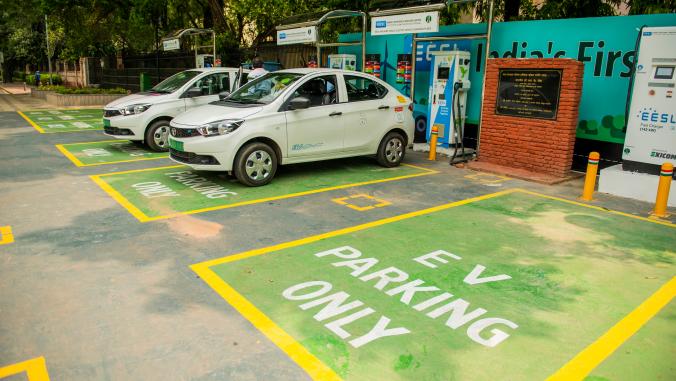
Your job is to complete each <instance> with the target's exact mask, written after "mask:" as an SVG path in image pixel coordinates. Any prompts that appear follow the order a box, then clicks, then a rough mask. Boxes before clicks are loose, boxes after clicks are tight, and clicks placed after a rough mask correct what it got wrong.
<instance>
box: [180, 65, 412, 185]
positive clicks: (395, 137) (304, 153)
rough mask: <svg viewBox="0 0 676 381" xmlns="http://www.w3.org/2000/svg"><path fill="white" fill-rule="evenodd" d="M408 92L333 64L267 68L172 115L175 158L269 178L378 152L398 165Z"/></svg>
mask: <svg viewBox="0 0 676 381" xmlns="http://www.w3.org/2000/svg"><path fill="white" fill-rule="evenodd" d="M411 105H412V104H411V100H410V99H409V98H408V97H405V96H404V95H402V94H401V93H399V92H398V91H397V90H396V89H395V88H393V87H392V86H390V85H388V84H387V83H385V82H383V81H381V80H380V79H378V78H375V77H373V76H371V75H368V74H363V73H359V72H354V71H344V70H336V69H292V70H282V71H276V72H274V73H268V74H266V75H265V76H263V77H260V78H257V79H255V80H253V81H251V82H249V83H247V84H246V85H244V86H242V87H241V88H240V89H238V90H237V91H235V92H234V93H233V94H231V95H230V96H229V97H227V98H225V99H223V100H220V101H217V102H213V103H210V104H209V105H206V106H202V107H197V108H194V109H192V110H190V111H187V112H185V113H183V114H181V115H179V116H178V117H176V118H175V119H174V120H172V121H171V129H170V133H171V137H170V138H169V145H170V157H171V159H172V160H174V161H176V162H179V163H183V164H187V165H189V166H191V167H192V168H194V169H197V170H205V171H228V172H234V175H235V176H236V177H237V179H238V180H239V181H240V182H241V183H243V184H246V185H249V186H259V185H264V184H267V183H268V182H270V181H271V180H272V178H273V177H274V175H275V172H276V170H277V166H278V165H284V164H293V163H302V162H309V161H317V160H328V159H336V158H343V157H350V156H362V155H375V156H376V158H377V161H378V163H380V164H381V165H383V166H386V167H393V166H397V165H399V163H400V162H401V160H402V159H403V158H404V154H405V152H406V147H407V146H408V144H409V143H412V142H413V130H414V122H413V114H412V107H411Z"/></svg>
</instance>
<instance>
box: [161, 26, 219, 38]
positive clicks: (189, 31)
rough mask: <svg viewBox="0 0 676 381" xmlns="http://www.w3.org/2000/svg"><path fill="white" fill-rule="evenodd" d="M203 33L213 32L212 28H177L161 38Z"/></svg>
mask: <svg viewBox="0 0 676 381" xmlns="http://www.w3.org/2000/svg"><path fill="white" fill-rule="evenodd" d="M204 33H214V31H213V30H212V29H199V28H188V29H179V30H177V31H174V32H171V33H169V34H168V35H166V36H164V37H162V40H171V39H174V38H181V37H183V36H193V35H196V34H204Z"/></svg>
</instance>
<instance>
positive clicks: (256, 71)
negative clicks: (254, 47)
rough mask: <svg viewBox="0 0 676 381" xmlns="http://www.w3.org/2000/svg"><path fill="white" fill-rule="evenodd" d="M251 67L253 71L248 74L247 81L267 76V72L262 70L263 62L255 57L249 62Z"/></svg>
mask: <svg viewBox="0 0 676 381" xmlns="http://www.w3.org/2000/svg"><path fill="white" fill-rule="evenodd" d="M251 66H252V67H253V70H251V72H250V73H249V76H248V77H247V78H248V81H251V80H254V79H256V78H258V77H262V76H264V75H265V74H268V71H267V70H265V69H264V68H263V60H262V59H261V58H260V57H258V56H256V57H254V58H253V60H251Z"/></svg>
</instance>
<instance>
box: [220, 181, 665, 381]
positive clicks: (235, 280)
mask: <svg viewBox="0 0 676 381" xmlns="http://www.w3.org/2000/svg"><path fill="white" fill-rule="evenodd" d="M420 237H429V238H428V239H420ZM675 238H676V230H674V229H673V228H670V227H666V226H662V225H658V224H653V223H650V222H645V221H641V220H637V219H632V218H629V217H625V216H619V215H615V214H610V213H604V212H600V211H597V210H594V209H589V208H585V207H581V206H576V205H571V204H567V203H563V202H560V201H555V200H551V199H545V198H541V197H537V196H533V195H526V194H521V193H514V194H509V195H506V196H501V197H496V198H492V199H487V200H483V201H477V202H473V203H470V204H466V205H463V206H457V207H454V208H450V209H446V210H442V211H438V212H433V213H430V214H425V215H421V216H418V217H413V218H409V219H405V220H401V221H397V222H391V223H388V224H385V225H382V226H378V227H372V228H369V229H365V230H360V231H357V232H354V233H349V234H344V235H338V236H335V237H331V238H326V239H323V240H320V241H317V242H313V243H309V244H305V245H301V246H297V247H292V248H288V249H284V250H279V251H276V252H271V253H267V254H264V255H260V256H252V257H248V258H244V259H241V260H237V261H233V262H228V263H223V264H219V265H215V266H213V267H211V269H212V270H213V271H214V272H215V273H216V274H217V275H218V276H219V277H221V278H222V279H223V280H224V281H225V282H226V283H228V284H229V285H230V286H231V287H232V288H233V289H234V290H235V291H237V292H238V293H239V294H241V295H242V296H243V297H245V298H246V299H248V300H249V301H250V302H251V303H252V304H253V305H254V306H255V307H256V308H258V309H259V310H260V311H262V312H263V313H264V314H265V315H267V316H268V317H269V318H271V319H272V321H274V322H275V323H276V324H277V325H278V326H279V327H281V328H282V329H283V330H284V331H286V332H287V333H289V334H290V335H291V336H292V337H293V338H294V339H295V340H297V341H298V342H300V343H301V344H302V345H303V346H304V347H305V348H307V349H308V350H309V351H310V352H311V353H312V354H313V355H314V356H316V357H317V358H318V359H319V360H321V361H322V362H323V363H324V364H326V365H328V366H329V367H331V368H332V369H333V370H334V371H335V372H336V373H337V374H338V375H339V376H341V377H343V378H345V379H347V380H374V379H381V380H397V379H401V380H408V379H416V380H451V379H453V380H456V379H457V380H495V379H523V380H542V379H545V378H546V377H548V376H550V375H552V374H553V373H555V372H556V371H557V370H558V369H559V368H560V367H562V366H563V365H564V364H566V363H567V362H568V361H569V360H571V359H572V358H573V357H574V356H575V355H576V354H578V353H579V352H580V351H582V350H583V349H584V348H586V347H587V346H588V345H589V344H591V343H592V342H594V341H595V340H596V339H597V338H599V337H600V336H601V335H602V334H603V333H605V332H606V331H607V330H608V329H610V328H611V327H612V326H613V325H614V324H615V323H617V322H618V321H619V320H621V319H622V318H623V317H625V316H626V315H627V314H628V313H629V312H631V311H632V310H633V309H634V308H635V307H637V306H638V305H639V304H640V303H641V302H643V301H644V300H645V299H646V298H648V297H649V296H650V295H651V294H653V293H654V292H655V291H656V290H657V289H659V288H660V287H661V286H662V285H663V284H665V283H666V282H667V281H668V280H669V279H671V277H672V276H673V275H674V270H675V269H676V266H674V259H675V257H676V253H675V252H674V245H673V243H674V239H675ZM344 246H350V247H352V248H354V249H357V250H359V251H360V252H361V253H362V255H361V256H360V257H359V258H362V259H363V258H376V259H377V260H378V261H379V262H378V263H377V264H375V265H373V266H372V267H371V268H368V269H365V267H366V266H367V262H366V261H364V262H361V263H353V264H352V266H353V267H352V268H348V267H347V266H345V265H346V263H345V262H343V263H342V265H343V266H336V265H335V264H336V263H337V262H342V261H345V260H346V259H341V258H339V257H337V256H334V255H326V256H322V257H318V256H315V254H316V253H320V252H324V251H327V250H331V249H335V248H340V247H344ZM437 250H445V251H447V252H449V253H452V254H455V255H457V256H459V257H461V259H459V260H456V259H452V258H449V257H444V258H445V259H446V260H447V261H448V263H446V264H442V263H438V262H434V263H435V264H436V265H437V268H436V269H432V268H429V267H426V266H424V265H422V264H420V263H418V262H416V261H413V258H416V257H420V256H422V255H424V254H427V253H431V252H434V251H437ZM349 252H350V251H349V250H345V251H343V253H349ZM478 265H480V266H484V267H485V270H483V272H482V273H481V274H480V275H478V277H479V278H480V279H481V278H485V277H492V276H498V275H501V274H506V275H509V276H510V277H511V279H506V280H499V281H497V280H496V281H490V282H485V283H478V284H469V283H465V282H464V280H465V279H467V278H466V277H468V276H469V274H471V273H473V272H475V271H477V266H478ZM359 266H362V267H364V268H362V270H363V271H362V272H361V273H359V274H355V276H352V275H351V272H353V271H355V272H359V270H358V269H359ZM387 267H395V268H396V269H399V270H401V271H403V272H404V273H406V274H407V275H408V278H407V280H404V281H402V282H399V283H396V282H392V283H389V284H386V285H384V286H383V287H382V290H379V289H377V288H376V286H377V281H378V278H376V279H372V280H368V278H369V275H370V274H372V273H374V272H376V271H379V270H382V269H385V268H387ZM479 270H481V268H479ZM389 275H390V276H393V277H396V276H399V275H400V273H389ZM476 275H477V274H476V273H474V278H475V277H476ZM359 277H366V278H365V280H363V279H362V280H360V279H359ZM472 278H473V277H472V276H469V279H470V280H468V281H469V282H470V283H473V282H472V281H471V279H472ZM415 279H421V280H422V281H424V283H423V284H422V285H420V286H421V287H427V286H434V287H437V288H438V289H439V291H427V292H425V291H421V292H418V293H415V294H414V295H412V299H411V301H410V302H409V304H408V305H407V304H405V303H404V302H402V301H400V298H401V297H402V294H395V295H394V296H389V295H387V294H386V293H387V292H388V291H391V290H393V289H395V288H396V287H397V286H399V285H402V284H404V283H405V282H409V281H412V280H415ZM309 281H318V282H328V283H330V284H331V286H332V289H331V291H329V292H328V293H326V294H322V295H321V296H320V295H317V296H314V297H310V298H308V299H305V300H291V299H293V298H294V297H295V298H300V297H302V296H303V295H305V294H307V293H309V292H311V291H317V290H319V289H320V286H315V287H308V288H306V289H298V290H296V291H295V292H291V293H288V292H289V289H290V288H292V287H293V286H295V285H300V284H303V283H304V282H309ZM285 291H286V292H287V296H284V293H285ZM337 292H346V293H347V294H349V295H350V297H349V298H348V299H347V300H346V301H345V303H350V302H353V301H356V300H359V301H360V302H362V303H363V305H361V306H359V307H355V308H353V309H349V310H347V311H343V312H342V313H339V314H336V315H335V316H331V315H332V314H331V313H329V309H326V310H322V309H323V308H324V307H326V306H327V305H326V304H321V305H314V306H312V305H311V304H312V303H311V302H312V301H315V300H318V298H322V297H325V296H328V295H332V294H334V293H337ZM443 292H448V293H450V294H453V295H454V296H453V297H451V298H450V299H447V300H445V301H443V302H439V303H438V304H434V305H431V306H429V307H422V306H421V305H420V303H423V302H425V301H428V300H430V299H431V298H432V297H435V296H438V295H441V294H442V293H443ZM457 298H461V299H463V300H464V301H465V302H466V303H468V304H469V305H468V307H467V310H466V312H465V313H466V314H472V313H477V314H478V315H477V316H470V317H471V318H468V319H467V320H468V321H467V322H464V321H462V316H463V314H462V313H458V314H457V315H456V316H454V317H453V318H452V319H449V313H448V312H447V311H446V312H445V313H444V310H443V308H442V309H441V312H440V311H436V312H438V313H439V316H436V315H435V314H434V310H435V309H437V308H440V307H441V306H447V305H449V303H451V302H453V301H456V300H458V299H457ZM233 300H234V299H233ZM304 303H310V305H305V306H304V308H305V310H303V309H301V308H300V307H299V306H300V305H302V304H304ZM430 303H431V302H430ZM457 303H460V302H457ZM415 305H418V307H420V310H421V311H418V310H416V309H414V308H413V306H415ZM457 306H459V305H457ZM333 307H334V308H338V305H337V304H336V305H334V306H333ZM364 308H371V309H373V311H374V312H372V313H371V314H369V315H366V316H364V317H362V318H359V319H357V320H356V321H354V322H351V323H349V324H345V325H342V326H341V327H340V328H342V329H344V332H343V336H344V337H343V338H341V337H339V335H338V334H337V333H335V332H333V331H331V330H330V329H329V328H327V326H326V324H329V323H331V322H334V321H336V320H337V319H340V318H343V317H346V316H348V315H351V314H352V313H356V312H357V311H361V310H362V309H364ZM479 308H483V309H485V310H486V312H485V313H483V314H481V311H478V312H476V311H477V309H479ZM320 310H321V311H322V312H323V313H325V316H320V318H321V319H324V320H322V321H321V322H320V321H318V320H316V319H315V318H313V316H315V314H317V313H318V312H319V311H320ZM665 311H667V310H665ZM665 311H663V312H665ZM334 312H335V310H334ZM456 312H461V311H456ZM329 316H330V317H329ZM381 316H386V317H387V318H388V319H391V321H390V322H389V324H388V325H387V326H386V328H387V329H392V328H399V327H403V328H406V329H407V330H410V333H406V334H400V335H393V336H389V337H381V338H378V339H376V340H373V341H371V342H369V343H367V344H364V345H362V346H360V347H355V345H356V344H361V343H363V335H365V334H366V333H367V332H369V331H370V330H371V329H373V327H374V326H375V325H376V323H377V322H378V321H380V320H381ZM435 316H436V317H435ZM667 316H671V319H672V322H673V306H672V307H669V310H668V315H667ZM484 318H499V319H505V320H500V321H498V322H499V323H496V324H495V325H488V326H484V327H483V328H482V327H481V324H478V326H477V325H475V323H477V322H479V321H483V322H484V323H486V322H489V320H482V319H484ZM447 320H448V321H449V322H450V325H453V326H454V327H455V328H451V327H449V326H447V324H449V323H447ZM506 321H509V322H512V323H515V324H517V325H518V328H516V329H513V328H510V327H509V326H508V325H507V324H506ZM334 324H335V323H334ZM470 327H472V328H470ZM495 329H497V330H499V331H502V333H500V332H499V331H492V330H495ZM649 329H650V330H649V332H647V333H648V334H649V335H650V337H651V339H652V340H651V341H650V343H649V345H648V346H647V347H644V348H642V350H641V351H637V353H635V354H634V356H633V358H634V360H635V363H638V364H643V365H642V366H641V368H640V369H641V373H640V375H641V376H640V377H639V378H640V379H660V378H659V376H663V375H666V377H665V378H664V379H674V377H675V376H676V374H675V372H674V368H673V361H672V360H673V337H674V334H675V333H676V328H675V327H674V326H673V324H671V325H667V324H664V323H660V324H657V325H655V326H654V327H649ZM472 330H473V333H472V332H470V331H472ZM345 334H347V335H349V336H345ZM501 335H509V336H508V337H504V336H502V337H501ZM639 335H640V333H639ZM491 338H492V339H493V340H497V343H496V342H495V341H494V342H493V344H495V346H494V347H490V346H486V345H484V344H486V343H485V341H486V340H491ZM501 339H504V340H503V341H500V340H501ZM353 340H356V341H353ZM360 340H361V341H360ZM482 342H483V344H482ZM611 360H612V359H611ZM626 366H627V365H626V364H622V362H621V361H609V362H608V363H607V364H604V365H603V367H601V368H600V369H599V374H600V375H603V374H618V375H621V374H622V373H621V372H622V367H626ZM634 373H635V372H634Z"/></svg>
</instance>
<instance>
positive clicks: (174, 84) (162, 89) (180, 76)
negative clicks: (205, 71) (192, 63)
mask: <svg viewBox="0 0 676 381" xmlns="http://www.w3.org/2000/svg"><path fill="white" fill-rule="evenodd" d="M199 73H200V72H199V71H194V70H187V71H182V72H180V73H177V74H174V75H172V76H171V77H169V78H167V79H165V80H164V81H162V82H160V83H158V84H157V85H156V86H155V87H153V88H152V89H150V91H152V92H154V93H161V94H169V93H173V92H174V91H176V90H178V89H180V88H181V87H183V85H185V84H186V83H188V81H190V80H191V79H193V78H195V77H196V76H197V75H199Z"/></svg>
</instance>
